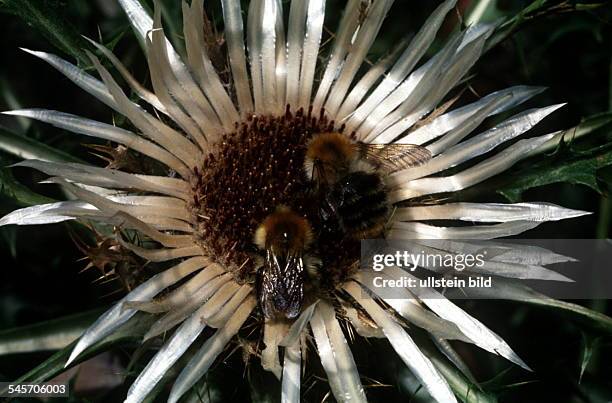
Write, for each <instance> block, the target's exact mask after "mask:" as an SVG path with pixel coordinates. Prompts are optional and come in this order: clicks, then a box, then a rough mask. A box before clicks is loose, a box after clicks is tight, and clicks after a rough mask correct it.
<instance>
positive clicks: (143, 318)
mask: <svg viewBox="0 0 612 403" xmlns="http://www.w3.org/2000/svg"><path fill="white" fill-rule="evenodd" d="M154 320H155V317H154V316H153V315H136V316H134V317H133V318H132V319H130V320H129V321H128V322H126V323H125V324H124V325H122V326H121V327H120V328H119V329H118V330H116V331H115V332H113V333H112V334H110V335H109V336H107V337H106V338H104V339H103V340H101V341H99V342H98V343H96V344H94V345H93V346H91V347H89V348H88V349H87V350H85V351H84V352H83V353H81V355H80V356H79V357H78V358H77V359H76V360H75V361H74V362H73V363H71V364H70V365H69V366H68V367H67V368H64V365H65V363H66V360H67V359H68V357H69V356H70V352H71V351H72V349H73V348H74V345H75V344H76V342H73V343H71V344H70V345H69V346H67V347H66V348H64V349H63V350H60V351H58V352H57V353H55V354H53V355H52V356H51V357H50V358H48V359H47V360H46V361H44V362H43V363H42V364H40V365H39V366H37V367H36V368H34V369H33V370H31V371H30V372H28V373H27V374H25V375H23V376H22V377H20V378H19V379H17V380H15V382H32V383H41V382H45V381H48V380H49V379H51V378H53V377H55V376H57V375H59V374H61V373H62V372H64V371H66V370H67V369H68V368H71V367H73V366H75V365H78V364H79V363H81V362H83V361H85V360H87V359H89V358H91V357H93V356H96V355H98V354H100V353H102V352H104V351H108V350H110V349H111V348H115V347H118V346H120V345H126V344H132V343H139V342H140V341H141V340H142V337H143V335H144V334H145V332H146V331H147V330H148V329H149V327H150V326H151V324H152V323H153V321H154ZM2 392H3V391H2V390H0V395H1V394H2Z"/></svg>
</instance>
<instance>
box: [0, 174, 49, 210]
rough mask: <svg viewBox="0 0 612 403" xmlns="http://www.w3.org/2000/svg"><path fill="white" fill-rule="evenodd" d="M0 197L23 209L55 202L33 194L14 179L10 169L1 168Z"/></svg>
mask: <svg viewBox="0 0 612 403" xmlns="http://www.w3.org/2000/svg"><path fill="white" fill-rule="evenodd" d="M0 195H1V196H4V197H7V198H9V199H12V200H13V201H14V202H15V203H16V204H17V205H19V206H22V207H27V206H33V205H35V204H45V203H53V202H54V201H55V200H53V199H51V198H49V197H45V196H42V195H39V194H38V193H35V192H32V191H31V190H30V189H28V188H27V187H25V186H23V185H22V184H21V183H19V182H17V181H16V180H15V178H14V177H13V174H12V173H11V171H10V169H9V168H0Z"/></svg>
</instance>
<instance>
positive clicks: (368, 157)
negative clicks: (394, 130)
mask: <svg viewBox="0 0 612 403" xmlns="http://www.w3.org/2000/svg"><path fill="white" fill-rule="evenodd" d="M430 159H431V153H430V152H429V150H427V149H426V148H424V147H421V146H418V145H415V144H385V145H383V144H365V143H362V142H356V141H353V140H352V139H350V138H349V137H348V136H346V135H343V134H341V133H334V132H331V133H320V134H317V135H316V136H314V137H313V138H312V139H311V140H310V141H309V142H308V144H307V149H306V155H305V159H304V167H305V170H306V174H307V176H308V177H309V179H310V180H311V181H312V182H313V183H314V184H315V188H316V189H317V194H319V195H320V197H319V198H320V211H319V215H320V218H321V221H322V222H323V223H327V222H330V221H331V220H336V221H337V223H338V225H339V227H340V229H341V230H342V231H343V232H344V233H346V234H348V235H350V236H351V237H352V238H354V239H367V238H375V237H377V236H379V235H380V234H381V233H382V232H383V230H384V227H385V224H386V222H387V219H388V217H389V214H390V210H391V208H390V205H389V202H388V190H387V186H386V185H385V181H384V178H385V176H386V175H388V174H390V173H392V172H395V171H399V170H401V169H406V168H410V167H415V166H418V165H421V164H423V163H425V162H427V161H428V160H430Z"/></svg>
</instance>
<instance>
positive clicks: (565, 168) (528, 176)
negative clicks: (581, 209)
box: [496, 113, 612, 203]
mask: <svg viewBox="0 0 612 403" xmlns="http://www.w3.org/2000/svg"><path fill="white" fill-rule="evenodd" d="M611 126H612V113H604V114H600V115H595V116H592V117H591V118H588V119H586V120H584V121H583V122H582V123H580V124H579V125H578V126H576V127H575V128H573V129H570V130H567V131H565V132H564V134H563V139H562V140H561V143H560V146H559V148H558V149H557V151H556V152H554V153H553V154H551V155H549V156H548V157H545V158H541V159H540V160H539V161H538V162H537V163H535V164H531V165H529V166H528V167H525V168H523V169H519V170H517V171H516V172H515V173H514V174H513V175H509V176H506V177H505V179H504V181H503V183H502V184H501V185H500V186H497V187H496V188H497V189H498V190H497V192H498V193H499V194H501V195H502V196H504V197H505V198H506V199H508V201H510V202H513V203H515V202H518V201H520V200H521V196H522V194H523V193H524V192H525V191H526V190H528V189H531V188H534V187H538V186H544V185H549V184H553V183H560V182H565V183H570V184H574V185H585V186H588V187H589V188H591V189H593V190H595V191H597V192H599V193H602V192H603V189H601V186H600V178H599V170H600V169H602V168H605V167H608V166H611V165H612V143H608V144H605V145H602V146H597V147H593V148H591V149H588V150H586V151H577V150H574V149H572V148H571V147H568V146H567V144H566V143H565V142H567V141H571V140H572V139H573V138H577V137H580V136H583V135H586V134H589V133H592V132H594V131H596V130H601V131H604V130H606V129H608V128H610V127H611ZM553 146H554V144H552V143H551V144H545V145H544V148H545V149H550V148H552V147H553Z"/></svg>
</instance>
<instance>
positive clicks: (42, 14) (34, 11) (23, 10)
mask: <svg viewBox="0 0 612 403" xmlns="http://www.w3.org/2000/svg"><path fill="white" fill-rule="evenodd" d="M0 8H1V9H2V10H4V11H6V12H9V13H11V14H14V15H16V16H18V17H19V18H21V19H22V20H24V21H25V22H26V24H28V25H29V26H31V27H34V29H36V30H38V31H39V32H40V33H41V34H42V35H43V36H44V37H45V38H47V40H48V41H49V42H50V43H51V44H52V45H53V46H55V47H56V48H58V49H60V50H61V51H62V52H65V53H67V54H69V55H71V56H72V57H74V58H75V59H77V60H78V62H79V65H81V66H90V65H91V63H90V62H89V59H88V58H87V56H86V55H85V52H84V51H83V49H87V48H89V46H88V43H87V42H86V41H85V40H84V39H83V38H82V37H81V36H80V35H79V34H78V32H77V31H76V29H75V28H74V27H73V26H72V24H70V23H69V22H68V21H67V20H66V19H65V18H64V17H63V15H62V14H61V13H60V12H59V10H60V7H59V5H58V6H57V7H53V6H51V5H50V4H49V2H47V1H28V0H1V1H0Z"/></svg>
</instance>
